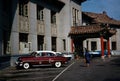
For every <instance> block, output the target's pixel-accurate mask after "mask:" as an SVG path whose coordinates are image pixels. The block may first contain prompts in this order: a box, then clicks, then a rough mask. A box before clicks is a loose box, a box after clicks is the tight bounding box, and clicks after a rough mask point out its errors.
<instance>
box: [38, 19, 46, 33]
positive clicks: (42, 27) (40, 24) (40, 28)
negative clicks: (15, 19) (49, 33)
mask: <svg viewBox="0 0 120 81" xmlns="http://www.w3.org/2000/svg"><path fill="white" fill-rule="evenodd" d="M37 33H38V34H39V35H44V34H45V25H44V21H40V20H37Z"/></svg>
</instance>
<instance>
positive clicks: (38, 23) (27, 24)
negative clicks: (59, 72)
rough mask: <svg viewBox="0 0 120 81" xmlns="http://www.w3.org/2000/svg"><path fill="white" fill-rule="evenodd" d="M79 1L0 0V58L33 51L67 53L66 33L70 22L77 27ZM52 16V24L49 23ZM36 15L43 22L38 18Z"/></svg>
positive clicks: (78, 21) (69, 44)
mask: <svg viewBox="0 0 120 81" xmlns="http://www.w3.org/2000/svg"><path fill="white" fill-rule="evenodd" d="M82 1H84V0H81V1H78V0H56V1H51V0H48V1H46V0H44V1H38V0H26V1H24V0H10V1H5V0H1V1H0V55H4V54H11V55H14V54H24V53H29V52H31V51H35V50H53V51H59V52H64V51H67V52H71V39H70V38H69V37H68V33H69V31H70V28H71V26H73V25H74V23H75V24H76V25H81V22H82V20H81V19H82V18H81V5H80V3H82ZM8 4H9V6H8ZM6 5H7V6H6ZM5 6H6V7H5ZM37 10H39V12H40V14H38V11H37ZM20 11H21V12H20ZM53 13H54V14H53ZM52 14H53V16H54V20H55V22H54V23H52V22H51V21H52V20H51V18H52V17H51V16H52ZM73 14H75V18H74V16H73ZM39 15H42V17H43V20H40V19H39ZM40 18H41V16H40ZM74 19H75V20H74ZM73 21H75V22H73Z"/></svg>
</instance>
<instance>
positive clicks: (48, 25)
mask: <svg viewBox="0 0 120 81" xmlns="http://www.w3.org/2000/svg"><path fill="white" fill-rule="evenodd" d="M44 15H45V16H44V19H45V39H44V49H45V50H52V49H51V43H52V42H51V19H50V18H51V17H50V16H51V14H50V10H49V9H47V8H45V9H44Z"/></svg>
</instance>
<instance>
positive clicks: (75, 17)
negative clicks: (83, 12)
mask: <svg viewBox="0 0 120 81" xmlns="http://www.w3.org/2000/svg"><path fill="white" fill-rule="evenodd" d="M78 15H79V10H77V9H75V8H73V9H72V17H73V26H77V25H78V20H79V17H78Z"/></svg>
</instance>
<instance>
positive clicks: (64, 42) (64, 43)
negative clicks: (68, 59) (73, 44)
mask: <svg viewBox="0 0 120 81" xmlns="http://www.w3.org/2000/svg"><path fill="white" fill-rule="evenodd" d="M63 50H66V41H65V39H63Z"/></svg>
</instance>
